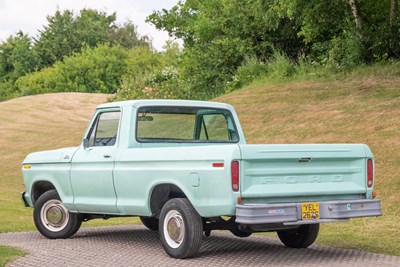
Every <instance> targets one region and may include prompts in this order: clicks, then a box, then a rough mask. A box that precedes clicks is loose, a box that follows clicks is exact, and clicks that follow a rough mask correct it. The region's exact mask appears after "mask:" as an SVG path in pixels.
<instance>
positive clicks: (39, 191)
mask: <svg viewBox="0 0 400 267" xmlns="http://www.w3.org/2000/svg"><path fill="white" fill-rule="evenodd" d="M53 189H55V190H56V191H57V193H58V190H57V189H56V187H55V186H54V184H53V183H52V182H50V181H46V180H40V181H36V182H35V183H34V184H33V185H32V189H31V192H32V193H31V198H32V203H33V204H35V203H36V201H37V200H38V199H39V197H40V196H41V195H43V194H44V193H46V192H47V191H49V190H53Z"/></svg>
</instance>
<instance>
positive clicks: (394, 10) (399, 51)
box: [389, 0, 400, 58]
mask: <svg viewBox="0 0 400 267" xmlns="http://www.w3.org/2000/svg"><path fill="white" fill-rule="evenodd" d="M397 15H398V0H391V1H390V18H389V23H390V24H389V26H390V49H391V50H392V53H393V54H394V56H395V57H397V58H399V56H400V47H399V36H398V22H397Z"/></svg>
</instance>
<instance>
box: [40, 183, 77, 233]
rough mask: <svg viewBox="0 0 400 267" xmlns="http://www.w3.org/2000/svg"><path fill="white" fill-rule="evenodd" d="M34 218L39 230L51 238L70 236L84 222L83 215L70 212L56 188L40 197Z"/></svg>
mask: <svg viewBox="0 0 400 267" xmlns="http://www.w3.org/2000/svg"><path fill="white" fill-rule="evenodd" d="M33 220H34V222H35V225H36V228H37V229H38V231H39V232H40V233H41V234H42V235H43V236H45V237H47V238H50V239H56V238H68V237H70V236H72V235H73V234H75V233H76V232H77V231H78V229H79V228H80V226H81V224H82V216H81V215H80V214H77V213H71V212H69V211H68V210H67V208H66V207H65V206H64V204H63V203H62V202H61V200H60V196H59V195H58V193H57V191H56V190H49V191H47V192H45V193H43V194H42V195H41V196H40V197H39V199H38V200H37V201H36V203H35V206H34V211H33Z"/></svg>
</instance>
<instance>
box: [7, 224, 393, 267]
mask: <svg viewBox="0 0 400 267" xmlns="http://www.w3.org/2000/svg"><path fill="white" fill-rule="evenodd" d="M0 244H3V245H9V246H14V247H18V248H22V249H24V250H26V251H27V252H29V255H28V256H26V257H24V258H19V259H17V260H16V261H14V262H12V263H11V264H9V265H8V266H207V267H209V266H324V267H327V266H335V267H338V266H352V267H356V266H363V267H364V266H374V267H376V266H400V257H393V256H385V255H381V254H373V253H367V252H361V251H357V250H349V249H339V248H332V247H326V246H320V245H312V246H311V247H309V248H308V249H289V248H286V247H284V246H283V245H282V244H281V243H280V241H279V240H278V239H274V238H270V237H261V236H251V237H248V238H244V239H243V238H238V237H234V236H233V235H231V234H230V233H227V232H217V231H215V232H212V233H211V236H210V237H205V238H204V239H203V243H202V247H201V251H200V254H199V256H198V257H196V258H193V259H186V260H176V259H172V258H170V257H169V256H168V255H167V254H165V252H164V250H163V248H162V246H161V243H160V241H159V238H158V234H157V233H155V232H152V231H150V230H147V228H144V227H143V226H141V225H125V226H109V227H91V228H81V229H80V230H79V232H78V233H77V234H75V235H74V236H73V237H72V238H69V239H62V240H49V239H46V238H44V237H42V236H41V235H40V234H39V233H38V232H21V233H4V234H0Z"/></svg>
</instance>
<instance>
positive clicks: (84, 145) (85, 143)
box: [83, 138, 89, 149]
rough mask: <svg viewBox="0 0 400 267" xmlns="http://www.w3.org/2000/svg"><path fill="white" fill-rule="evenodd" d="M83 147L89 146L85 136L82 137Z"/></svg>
mask: <svg viewBox="0 0 400 267" xmlns="http://www.w3.org/2000/svg"><path fill="white" fill-rule="evenodd" d="M83 148H84V149H88V148H89V139H87V138H85V139H83Z"/></svg>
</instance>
